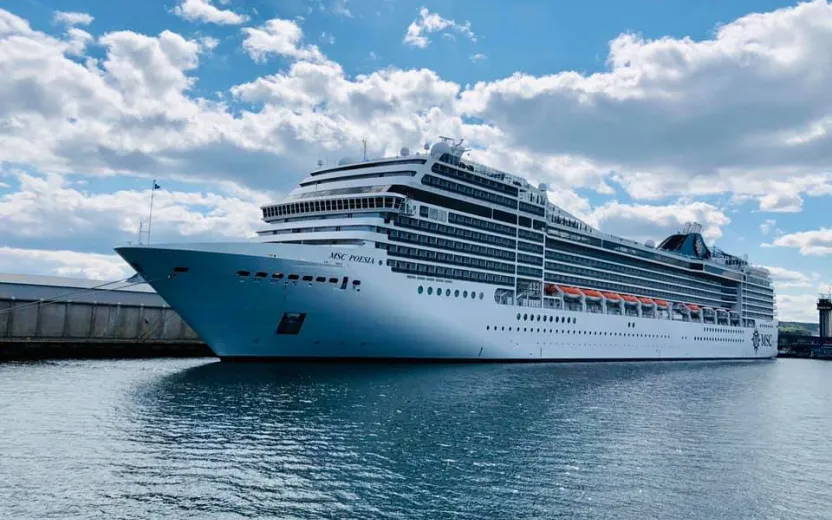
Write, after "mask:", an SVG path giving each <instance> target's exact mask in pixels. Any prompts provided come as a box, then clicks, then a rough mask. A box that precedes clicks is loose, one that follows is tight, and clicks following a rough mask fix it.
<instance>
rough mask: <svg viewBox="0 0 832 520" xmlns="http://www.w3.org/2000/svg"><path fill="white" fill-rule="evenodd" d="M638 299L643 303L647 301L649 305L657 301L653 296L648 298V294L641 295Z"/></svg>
mask: <svg viewBox="0 0 832 520" xmlns="http://www.w3.org/2000/svg"><path fill="white" fill-rule="evenodd" d="M638 300H639V301H640V302H641V303H646V304H647V305H652V304H654V303H656V302H654V301H653V299H652V298H648V297H647V296H639V297H638Z"/></svg>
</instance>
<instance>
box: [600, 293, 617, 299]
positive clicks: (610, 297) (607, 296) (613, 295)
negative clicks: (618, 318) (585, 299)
mask: <svg viewBox="0 0 832 520" xmlns="http://www.w3.org/2000/svg"><path fill="white" fill-rule="evenodd" d="M601 294H603V295H604V296H606V298H607V299H608V300H612V301H618V300H620V299H621V296H619V295H618V294H616V293H614V292H605V293H601Z"/></svg>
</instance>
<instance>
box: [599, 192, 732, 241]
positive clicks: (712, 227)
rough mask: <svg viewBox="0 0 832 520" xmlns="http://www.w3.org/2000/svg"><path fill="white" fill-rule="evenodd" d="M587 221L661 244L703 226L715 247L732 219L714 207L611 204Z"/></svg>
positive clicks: (707, 237)
mask: <svg viewBox="0 0 832 520" xmlns="http://www.w3.org/2000/svg"><path fill="white" fill-rule="evenodd" d="M587 221H588V222H590V223H592V224H594V225H596V226H597V227H599V228H600V229H601V230H602V231H605V232H607V233H612V234H614V235H619V236H624V237H627V238H630V239H633V240H636V241H639V242H644V241H646V240H653V241H654V242H655V243H657V244H658V243H659V242H661V241H662V240H664V239H665V238H667V237H668V236H669V235H671V234H673V233H678V232H679V231H681V230H682V227H683V226H684V225H685V223H687V222H699V223H700V224H702V236H703V237H704V238H705V240H706V241H707V242H709V243H712V242H713V241H715V240H717V239H718V238H720V237H721V236H722V228H723V227H725V226H727V225H728V224H729V223H730V222H731V219H730V218H728V216H727V215H725V213H724V212H723V211H722V210H720V209H719V208H717V207H716V206H713V205H711V204H707V203H705V202H685V201H679V202H676V203H674V204H670V205H666V206H661V205H648V204H621V203H619V202H608V203H606V204H604V205H602V206H599V207H597V208H595V209H594V210H593V211H592V213H591V214H590V215H589V217H588V219H587Z"/></svg>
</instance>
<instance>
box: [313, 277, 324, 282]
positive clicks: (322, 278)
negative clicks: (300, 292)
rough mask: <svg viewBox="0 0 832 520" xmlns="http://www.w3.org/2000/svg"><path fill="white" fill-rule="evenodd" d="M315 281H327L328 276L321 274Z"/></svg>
mask: <svg viewBox="0 0 832 520" xmlns="http://www.w3.org/2000/svg"><path fill="white" fill-rule="evenodd" d="M315 281H316V282H325V281H326V276H319V277H317V278H315Z"/></svg>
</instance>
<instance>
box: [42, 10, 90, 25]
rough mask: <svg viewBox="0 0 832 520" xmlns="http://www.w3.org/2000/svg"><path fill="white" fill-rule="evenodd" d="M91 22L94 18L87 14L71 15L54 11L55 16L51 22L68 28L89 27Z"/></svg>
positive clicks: (70, 13)
mask: <svg viewBox="0 0 832 520" xmlns="http://www.w3.org/2000/svg"><path fill="white" fill-rule="evenodd" d="M93 20H95V18H93V17H92V16H91V15H89V14H87V13H72V12H64V11H55V15H54V16H53V17H52V21H53V22H54V23H56V24H63V25H67V26H70V27H72V26H75V25H89V24H91V23H92V21H93Z"/></svg>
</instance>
